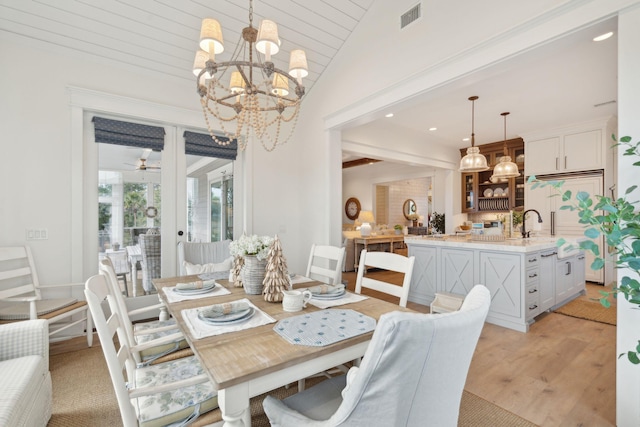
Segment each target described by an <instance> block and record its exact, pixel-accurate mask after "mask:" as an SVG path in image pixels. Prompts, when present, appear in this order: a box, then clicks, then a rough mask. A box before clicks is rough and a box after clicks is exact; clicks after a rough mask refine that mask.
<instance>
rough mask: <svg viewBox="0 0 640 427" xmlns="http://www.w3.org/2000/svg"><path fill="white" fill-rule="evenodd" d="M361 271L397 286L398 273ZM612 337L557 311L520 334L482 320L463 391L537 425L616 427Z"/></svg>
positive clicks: (612, 331)
mask: <svg viewBox="0 0 640 427" xmlns="http://www.w3.org/2000/svg"><path fill="white" fill-rule="evenodd" d="M368 274H370V275H379V276H381V277H380V278H381V280H385V281H391V282H393V283H396V284H400V283H402V275H400V274H397V273H396V274H394V273H388V272H381V271H376V272H370V273H368ZM383 277H384V278H383ZM343 280H347V281H348V284H347V287H348V288H349V289H351V290H353V288H354V286H355V281H356V274H355V273H343ZM599 289H602V286H598V285H593V284H588V285H587V295H586V296H583V297H580V298H598V297H599V295H598V290H599ZM368 292H371V291H369V290H366V289H365V290H364V291H363V293H368ZM371 294H372V296H376V297H381V298H383V299H388V300H389V301H394V298H393V297H386V296H384V295H380V294H377V295H374V294H373V293H371ZM394 302H397V299H395V301H394ZM408 307H409V308H411V309H414V310H416V311H420V312H423V313H426V312H428V311H429V308H428V307H426V306H424V305H420V304H415V303H409V304H408ZM612 309H615V307H614V308H612ZM615 342H616V327H615V326H611V325H607V324H603V323H597V322H591V321H588V320H581V319H576V318H573V317H568V316H564V315H561V314H557V313H546V314H542V315H540V316H538V317H537V318H536V322H535V323H534V324H533V325H531V328H530V330H529V332H528V333H526V334H525V333H521V332H516V331H513V330H510V329H506V328H503V327H500V326H496V325H492V324H489V323H486V324H485V326H484V329H483V331H482V335H481V336H480V340H479V342H478V346H477V348H476V351H475V354H474V356H473V360H472V362H471V367H470V369H469V375H468V377H467V383H466V386H465V389H466V390H468V391H470V392H472V393H474V394H476V395H477V396H480V397H482V398H484V399H485V400H488V401H490V402H493V403H495V404H496V405H498V406H500V407H502V408H504V409H507V410H508V411H511V412H513V413H514V414H517V415H519V416H521V417H523V418H525V419H527V420H529V421H531V422H533V423H535V424H538V425H540V426H544V427H546V426H585V427H586V426H598V427H606V426H615V362H616V354H615V351H616V349H615Z"/></svg>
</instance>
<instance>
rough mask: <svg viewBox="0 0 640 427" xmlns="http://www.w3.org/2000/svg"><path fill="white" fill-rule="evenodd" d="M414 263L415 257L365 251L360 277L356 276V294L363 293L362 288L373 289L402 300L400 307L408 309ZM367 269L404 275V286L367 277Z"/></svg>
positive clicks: (360, 267) (362, 254)
mask: <svg viewBox="0 0 640 427" xmlns="http://www.w3.org/2000/svg"><path fill="white" fill-rule="evenodd" d="M414 262H415V257H414V256H410V257H406V256H403V255H399V254H394V253H391V252H368V251H367V250H366V249H363V250H362V252H361V253H360V263H359V266H358V275H357V276H356V287H355V291H356V293H358V294H360V293H362V288H369V289H373V290H375V291H378V292H383V293H385V294H388V295H392V296H395V297H398V298H400V302H399V304H400V306H401V307H406V306H407V301H408V300H409V287H410V286H411V276H412V275H413V264H414ZM367 268H380V269H383V270H388V271H395V272H398V273H403V274H404V280H403V281H402V286H398V285H395V284H393V283H388V282H384V281H382V280H379V279H372V278H370V277H367V276H365V274H366V270H367Z"/></svg>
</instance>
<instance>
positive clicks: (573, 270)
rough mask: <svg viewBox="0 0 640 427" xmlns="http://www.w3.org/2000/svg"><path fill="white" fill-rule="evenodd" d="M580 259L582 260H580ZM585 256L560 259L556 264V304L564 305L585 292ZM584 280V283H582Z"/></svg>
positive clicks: (579, 255)
mask: <svg viewBox="0 0 640 427" xmlns="http://www.w3.org/2000/svg"><path fill="white" fill-rule="evenodd" d="M578 258H580V259H578ZM584 259H585V257H584V254H582V253H580V254H578V255H574V256H572V257H568V258H564V259H559V260H558V262H557V263H556V304H555V305H559V304H563V303H564V302H566V301H567V300H569V299H571V298H572V297H573V296H574V295H577V294H578V293H580V292H581V291H583V290H584V286H585V284H584V274H583V273H582V271H584ZM580 280H582V282H580Z"/></svg>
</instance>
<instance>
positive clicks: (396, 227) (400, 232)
mask: <svg viewBox="0 0 640 427" xmlns="http://www.w3.org/2000/svg"><path fill="white" fill-rule="evenodd" d="M402 228H403V227H402V226H401V225H400V224H396V225H394V226H393V229H394V230H395V233H396V234H402Z"/></svg>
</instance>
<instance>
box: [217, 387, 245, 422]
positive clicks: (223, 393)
mask: <svg viewBox="0 0 640 427" xmlns="http://www.w3.org/2000/svg"><path fill="white" fill-rule="evenodd" d="M218 406H220V411H222V419H223V420H224V424H223V426H224V427H250V426H251V411H250V410H249V386H248V384H246V383H245V384H238V385H235V386H232V387H228V388H225V389H222V390H220V391H218Z"/></svg>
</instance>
